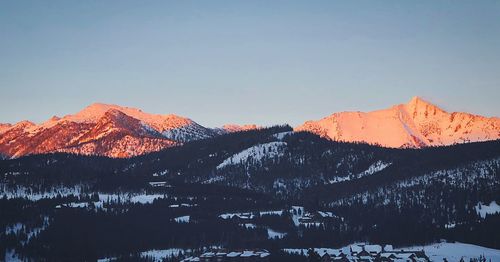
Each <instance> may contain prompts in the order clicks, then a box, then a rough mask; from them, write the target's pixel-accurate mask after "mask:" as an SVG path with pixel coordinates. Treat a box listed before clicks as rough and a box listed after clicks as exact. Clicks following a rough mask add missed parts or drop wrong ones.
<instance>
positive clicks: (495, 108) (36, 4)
mask: <svg viewBox="0 0 500 262" xmlns="http://www.w3.org/2000/svg"><path fill="white" fill-rule="evenodd" d="M0 91H1V94H0V105H1V108H0V109H1V110H0V122H16V121H19V120H22V119H29V120H32V121H35V122H41V121H44V120H46V119H48V118H49V117H51V116H52V115H60V116H61V115H64V114H68V113H74V112H77V111H79V110H80V109H82V108H83V107H85V106H86V105H88V104H90V103H92V102H104V103H114V104H120V105H125V106H133V107H138V108H141V109H143V110H144V111H147V112H152V113H176V114H179V115H184V116H188V117H190V118H192V119H193V120H195V121H197V122H199V123H201V124H203V125H207V126H219V125H222V124H224V123H241V124H242V123H257V124H261V125H268V124H275V123H276V124H277V123H290V124H292V125H296V124H299V123H302V122H303V121H304V120H308V119H318V118H321V117H323V116H326V115H329V114H330V113H333V112H336V111H344V110H361V111H368V110H373V109H379V108H385V107H388V106H390V105H393V104H397V103H403V102H406V101H407V100H409V99H410V98H411V97H412V96H415V95H419V96H422V97H424V98H427V99H428V100H430V101H431V102H435V103H437V104H439V105H441V106H443V107H444V108H445V109H448V110H461V111H470V112H472V113H477V114H484V115H487V116H499V112H500V1H184V0H183V1H71V0H64V1H55V0H51V1H23V0H16V1H0Z"/></svg>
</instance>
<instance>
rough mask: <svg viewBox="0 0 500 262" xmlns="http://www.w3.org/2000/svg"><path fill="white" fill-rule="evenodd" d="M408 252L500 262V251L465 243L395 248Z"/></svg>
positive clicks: (434, 259)
mask: <svg viewBox="0 0 500 262" xmlns="http://www.w3.org/2000/svg"><path fill="white" fill-rule="evenodd" d="M400 249H403V250H408V251H420V250H422V249H423V250H424V251H425V254H426V255H427V256H428V257H429V259H430V260H431V261H432V262H442V261H443V259H444V258H446V259H447V260H448V261H450V262H452V261H456V262H458V261H460V259H461V258H463V259H464V261H469V260H470V258H478V257H479V256H481V255H483V256H485V257H486V261H491V262H500V250H498V249H491V248H487V247H482V246H477V245H472V244H464V243H436V244H430V245H426V246H412V247H403V248H394V250H400ZM283 251H284V252H286V253H289V254H296V255H300V254H304V255H307V251H308V249H307V248H285V249H283ZM314 251H315V252H316V253H318V254H319V255H323V254H325V253H327V254H330V255H338V254H340V252H343V253H344V254H349V252H350V249H349V246H346V247H342V248H338V249H336V248H314Z"/></svg>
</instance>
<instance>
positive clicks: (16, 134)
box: [0, 103, 257, 158]
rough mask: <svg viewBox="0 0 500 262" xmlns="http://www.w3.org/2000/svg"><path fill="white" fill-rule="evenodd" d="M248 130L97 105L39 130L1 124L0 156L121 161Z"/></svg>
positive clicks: (33, 126) (29, 124) (24, 124)
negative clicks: (68, 156) (59, 155)
mask: <svg viewBox="0 0 500 262" xmlns="http://www.w3.org/2000/svg"><path fill="white" fill-rule="evenodd" d="M252 128H257V126H255V125H246V126H238V125H226V126H223V127H222V128H213V129H212V128H206V127H204V126H201V125H200V124H198V123H196V122H194V121H193V120H191V119H189V118H185V117H181V116H177V115H173V114H169V115H157V114H149V113H145V112H143V111H141V110H139V109H136V108H130V107H122V106H118V105H108V104H101V103H95V104H92V105H90V106H88V107H86V108H84V109H83V110H82V111H80V112H78V113H76V114H74V115H67V116H64V117H62V118H59V117H56V116H54V117H52V118H51V119H49V120H48V121H46V122H44V123H42V124H39V125H37V124H34V123H32V122H29V121H21V122H19V123H17V124H14V125H10V124H2V125H1V126H0V154H2V155H4V156H6V157H11V158H16V157H20V156H24V155H30V154H41V153H52V152H67V153H76V154H83V155H102V156H108V157H119V158H123V157H131V156H136V155H141V154H145V153H149V152H153V151H159V150H161V149H164V148H168V147H172V146H176V145H181V144H183V143H185V142H188V141H193V140H198V139H204V138H209V137H213V136H217V135H221V134H225V133H229V132H236V131H242V130H248V129H252Z"/></svg>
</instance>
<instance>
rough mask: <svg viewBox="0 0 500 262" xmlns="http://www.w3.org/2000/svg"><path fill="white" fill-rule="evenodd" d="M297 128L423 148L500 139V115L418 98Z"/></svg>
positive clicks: (346, 138)
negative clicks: (475, 112) (457, 109)
mask: <svg viewBox="0 0 500 262" xmlns="http://www.w3.org/2000/svg"><path fill="white" fill-rule="evenodd" d="M295 131H308V132H312V133H315V134H317V135H320V136H322V137H327V138H330V139H332V140H337V141H347V142H366V143H369V144H377V145H381V146H385V147H393V148H400V147H411V148H422V147H427V146H442V145H452V144H456V143H467V142H477V141H487V140H496V139H500V118H498V117H491V118H487V117H482V116H478V115H473V114H468V113H462V112H453V113H448V112H446V111H444V110H443V109H441V108H439V107H437V106H435V105H433V104H431V103H429V102H427V101H425V100H423V99H421V98H419V97H414V98H412V99H411V100H410V101H409V102H408V103H407V104H400V105H396V106H393V107H391V108H388V109H383V110H378V111H372V112H367V113H365V112H341V113H335V114H333V115H330V116H328V117H325V118H323V119H321V120H318V121H307V122H305V123H304V124H303V125H301V126H298V127H296V128H295Z"/></svg>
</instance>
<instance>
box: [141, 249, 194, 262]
mask: <svg viewBox="0 0 500 262" xmlns="http://www.w3.org/2000/svg"><path fill="white" fill-rule="evenodd" d="M182 254H184V250H182V249H179V248H169V249H162V250H156V249H153V250H148V251H144V252H141V258H152V259H153V261H155V262H157V261H158V262H160V261H163V260H164V259H166V258H171V257H174V256H175V257H177V256H179V255H182Z"/></svg>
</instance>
